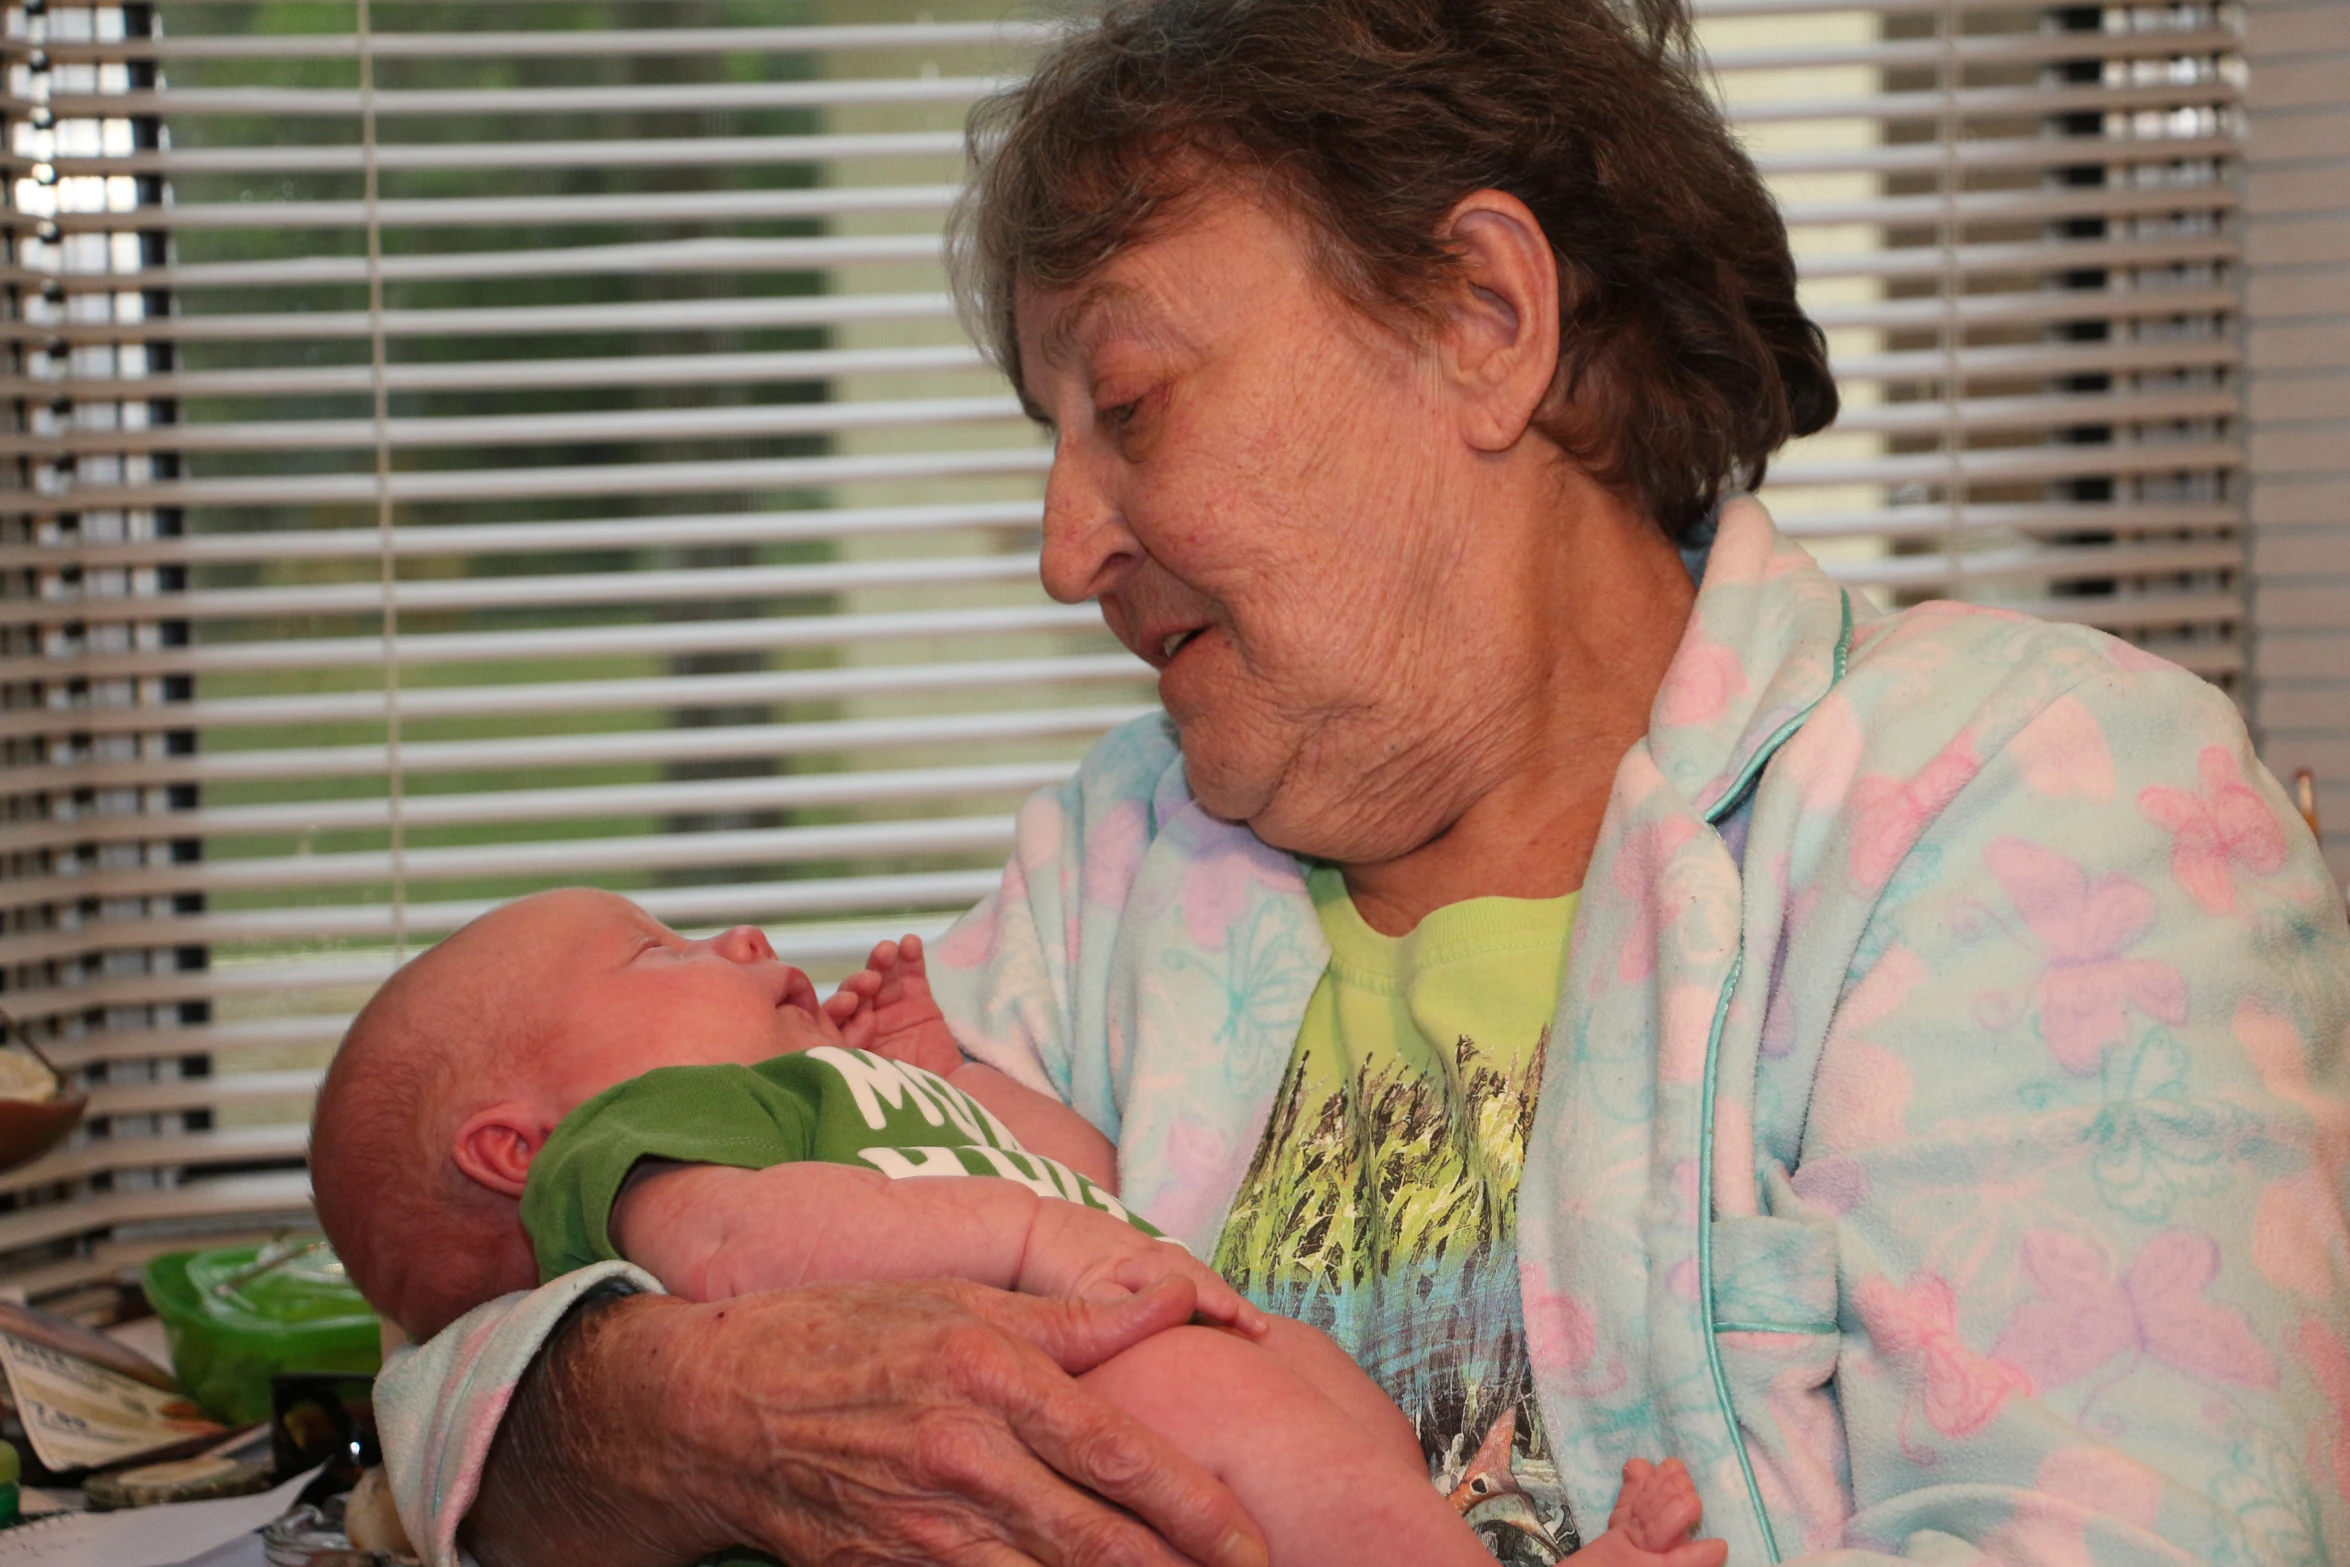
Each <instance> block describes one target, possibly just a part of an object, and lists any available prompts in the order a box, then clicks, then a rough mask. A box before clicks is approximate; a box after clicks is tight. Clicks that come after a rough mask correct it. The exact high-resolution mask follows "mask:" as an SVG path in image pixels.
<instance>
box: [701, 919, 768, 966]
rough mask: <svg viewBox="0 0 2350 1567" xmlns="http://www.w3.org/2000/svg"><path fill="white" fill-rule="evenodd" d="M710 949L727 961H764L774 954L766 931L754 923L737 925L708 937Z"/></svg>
mask: <svg viewBox="0 0 2350 1567" xmlns="http://www.w3.org/2000/svg"><path fill="white" fill-rule="evenodd" d="M710 950H711V951H713V952H715V953H717V954H718V955H719V956H720V957H722V958H724V959H726V961H727V962H729V963H764V962H766V961H767V960H768V959H770V958H772V957H774V956H775V949H774V948H773V947H771V946H769V945H768V944H767V933H766V932H765V931H763V930H761V929H760V928H759V927H758V926H756V925H737V926H735V927H734V929H732V930H726V931H720V932H719V933H718V934H717V935H715V936H712V937H711V938H710Z"/></svg>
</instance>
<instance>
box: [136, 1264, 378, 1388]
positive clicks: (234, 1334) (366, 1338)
mask: <svg viewBox="0 0 2350 1567" xmlns="http://www.w3.org/2000/svg"><path fill="white" fill-rule="evenodd" d="M146 1273H147V1299H148V1302H149V1303H150V1304H152V1305H153V1306H154V1308H155V1313H156V1315H157V1316H160V1317H161V1318H162V1319H163V1331H164V1335H165V1337H166V1338H167V1339H168V1340H169V1341H170V1344H171V1365H172V1369H173V1370H174V1371H175V1372H177V1373H178V1374H179V1379H180V1386H181V1387H183V1388H185V1389H186V1390H187V1392H188V1395H189V1396H190V1397H192V1398H194V1399H195V1400H196V1402H197V1403H199V1404H202V1405H203V1406H204V1407H205V1408H206V1409H207V1410H209V1411H210V1412H211V1413H212V1414H214V1415H216V1416H218V1417H219V1418H220V1419H222V1420H225V1421H227V1422H229V1423H230V1424H231V1425H244V1424H247V1423H249V1422H251V1421H255V1420H267V1419H268V1418H269V1379H270V1378H271V1377H273V1376H275V1375H276V1374H277V1373H278V1372H280V1371H346V1372H352V1373H356V1374H358V1375H362V1376H364V1375H367V1374H368V1373H371V1372H373V1371H374V1370H375V1369H376V1368H377V1367H378V1366H379V1365H380V1364H381V1363H382V1359H383V1339H382V1335H381V1331H380V1329H379V1328H378V1326H377V1323H376V1316H375V1313H374V1312H372V1311H370V1310H368V1309H367V1302H366V1301H364V1300H362V1299H360V1297H359V1292H358V1291H357V1290H355V1289H353V1288H352V1287H351V1281H350V1278H349V1277H348V1276H347V1275H346V1274H345V1273H344V1271H343V1265H342V1263H341V1262H340V1261H338V1260H337V1259H336V1257H335V1254H334V1252H333V1251H332V1250H331V1249H329V1248H328V1246H327V1244H326V1242H324V1241H323V1240H321V1241H315V1242H301V1241H296V1242H279V1243H277V1244H274V1245H271V1246H267V1247H260V1246H232V1247H227V1248H225V1249H223V1250H220V1251H173V1252H165V1253H164V1254H163V1255H162V1256H160V1257H157V1258H155V1259H154V1260H152V1261H150V1262H149V1263H148V1264H147V1270H146Z"/></svg>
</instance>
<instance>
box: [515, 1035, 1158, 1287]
mask: <svg viewBox="0 0 2350 1567" xmlns="http://www.w3.org/2000/svg"><path fill="white" fill-rule="evenodd" d="M644 1159H673V1160H676V1161H677V1162H678V1163H680V1164H723V1165H729V1166H732V1167H733V1168H735V1169H740V1170H764V1169H766V1168H767V1167H768V1166H770V1165H777V1164H795V1163H798V1162H801V1161H803V1160H809V1159H817V1160H822V1161H824V1162H826V1163H830V1164H854V1165H861V1166H864V1167H866V1168H868V1169H874V1170H879V1171H880V1172H881V1173H882V1174H884V1175H887V1176H889V1177H891V1178H892V1179H896V1180H904V1179H908V1178H911V1177H915V1176H933V1175H954V1176H960V1175H976V1176H988V1177H999V1178H1001V1179H1004V1180H1010V1181H1018V1182H1019V1183H1020V1184H1022V1185H1023V1186H1026V1187H1028V1188H1029V1189H1030V1190H1031V1191H1034V1192H1035V1193H1036V1194H1037V1195H1038V1196H1040V1197H1061V1198H1066V1199H1067V1200H1068V1201H1070V1202H1077V1203H1083V1204H1084V1205H1085V1206H1086V1207H1088V1208H1098V1209H1100V1210H1101V1211H1103V1212H1104V1213H1110V1214H1115V1215H1116V1216H1117V1217H1119V1218H1121V1219H1124V1220H1126V1221H1127V1222H1128V1223H1130V1224H1132V1225H1134V1227H1135V1228H1137V1229H1139V1230H1142V1231H1143V1232H1144V1233H1146V1234H1150V1235H1156V1234H1158V1233H1159V1232H1158V1231H1157V1230H1154V1229H1152V1228H1151V1227H1150V1226H1149V1225H1148V1224H1145V1223H1143V1222H1142V1221H1141V1220H1140V1219H1137V1218H1135V1217H1134V1216H1133V1215H1132V1214H1130V1213H1128V1212H1127V1211H1126V1209H1125V1208H1124V1207H1123V1206H1122V1205H1121V1204H1120V1203H1119V1201H1118V1199H1117V1198H1115V1197H1113V1196H1111V1195H1110V1194H1109V1193H1108V1192H1105V1191H1103V1190H1102V1189H1101V1188H1100V1187H1099V1186H1096V1185H1094V1183H1093V1182H1091V1181H1089V1180H1087V1179H1086V1178H1085V1177H1084V1176H1082V1175H1079V1174H1078V1173H1077V1172H1076V1171H1074V1170H1072V1169H1070V1168H1069V1167H1068V1166H1067V1165H1064V1164H1060V1163H1057V1162H1055V1161H1054V1160H1051V1159H1047V1158H1044V1157H1042V1156H1041V1155H1038V1154H1032V1153H1027V1152H1025V1151H1023V1150H1022V1149H1021V1147H1020V1144H1019V1142H1018V1141H1017V1140H1016V1139H1014V1138H1013V1136H1012V1134H1011V1133H1010V1132H1009V1131H1006V1130H1005V1129H1004V1124H1003V1123H1002V1122H1001V1121H998V1120H997V1119H996V1118H995V1117H994V1116H992V1115H990V1114H988V1113H987V1110H986V1109H985V1108H984V1107H983V1106H982V1105H981V1104H980V1103H979V1101H978V1100H976V1099H973V1098H972V1097H971V1096H970V1095H969V1094H966V1093H964V1092H963V1091H962V1090H961V1089H959V1088H957V1087H955V1086H954V1085H953V1084H952V1083H950V1082H948V1081H947V1080H946V1079H945V1078H943V1077H940V1076H938V1075H937V1074H936V1073H933V1072H925V1071H924V1070H922V1068H920V1067H918V1066H905V1065H901V1064H900V1063H898V1062H895V1061H891V1060H888V1059H886V1058H884V1057H881V1056H877V1055H874V1054H872V1053H871V1052H869V1051H864V1050H842V1049H839V1048H837V1047H835V1046H832V1045H820V1046H818V1047H817V1048H816V1049H814V1050H803V1051H799V1052H797V1053H795V1054H792V1055H783V1056H775V1057H772V1058H770V1059H768V1060H765V1061H762V1062H760V1063H759V1064H758V1065H756V1066H664V1067H655V1068H654V1069H653V1070H652V1071H650V1072H647V1073H645V1074H643V1075H642V1076H640V1077H632V1078H630V1079H629V1080H628V1081H627V1082H625V1083H619V1084H616V1085H614V1086H613V1087H611V1088H607V1089H605V1090H604V1091H603V1092H602V1093H600V1094H598V1095H596V1097H595V1098H593V1099H590V1100H589V1101H588V1102H587V1103H586V1104H583V1105H581V1106H580V1107H579V1108H578V1109H576V1110H574V1111H572V1112H571V1113H570V1114H569V1115H567V1116H565V1117H564V1118H563V1124H562V1125H560V1126H558V1127H556V1128H555V1131H554V1135H553V1136H551V1137H549V1138H548V1139H547V1145H546V1147H544V1148H543V1149H541V1150H540V1151H539V1155H538V1157H537V1158H536V1159H533V1160H532V1161H531V1166H530V1179H529V1182H528V1184H526V1185H525V1186H524V1188H523V1192H522V1227H523V1228H524V1229H525V1230H526V1231H528V1232H529V1234H530V1242H531V1245H532V1247H533V1248H534V1249H535V1250H536V1251H537V1253H538V1262H539V1275H540V1277H542V1278H548V1279H551V1278H554V1277H555V1276H556V1275H557V1274H562V1273H569V1272H570V1271H571V1270H572V1269H574V1268H584V1267H586V1266H587V1265H588V1264H589V1263H591V1262H602V1261H607V1260H610V1259H613V1258H617V1257H618V1256H619V1255H620V1251H619V1249H618V1248H617V1247H616V1246H614V1245H613V1244H612V1236H611V1232H610V1223H611V1217H612V1204H613V1202H614V1201H615V1200H617V1199H618V1198H619V1196H620V1187H621V1184H622V1183H623V1182H625V1181H626V1180H627V1179H628V1172H629V1171H631V1170H633V1169H635V1168H636V1166H637V1163H638V1161H640V1160H644Z"/></svg>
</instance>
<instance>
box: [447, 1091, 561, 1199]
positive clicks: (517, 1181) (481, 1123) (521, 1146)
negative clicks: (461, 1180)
mask: <svg viewBox="0 0 2350 1567" xmlns="http://www.w3.org/2000/svg"><path fill="white" fill-rule="evenodd" d="M554 1129H555V1128H554V1126H553V1124H552V1123H550V1122H549V1121H548V1120H547V1119H546V1118H545V1117H544V1116H542V1115H539V1114H537V1113H536V1112H534V1111H533V1110H532V1109H531V1107H530V1106H528V1105H523V1104H515V1103H511V1102H509V1103H506V1104H502V1105H492V1106H490V1108H488V1109H487V1110H482V1111H479V1112H477V1113H476V1114H474V1115H473V1116H472V1117H471V1118H470V1119H468V1120H467V1121H466V1122H465V1124H464V1125H463V1126H460V1127H458V1128H457V1139H456V1143H455V1146H454V1147H452V1148H451V1150H450V1155H451V1157H453V1158H454V1159H455V1160H456V1161H457V1168H458V1169H460V1170H462V1171H464V1172H465V1176H466V1178H467V1179H468V1180H470V1181H472V1182H474V1184H476V1185H478V1186H486V1187H488V1188H489V1189H490V1190H491V1191H493V1192H497V1193H498V1194H500V1195H501V1196H506V1197H513V1198H516V1199H519V1198H520V1197H521V1196H522V1186H523V1183H524V1182H525V1181H527V1180H528V1179H529V1178H530V1161H531V1160H533V1159H535V1158H537V1157H538V1151H539V1150H540V1149H541V1148H544V1147H545V1146H546V1145H547V1135H548V1134H549V1133H550V1132H552V1131H554Z"/></svg>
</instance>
